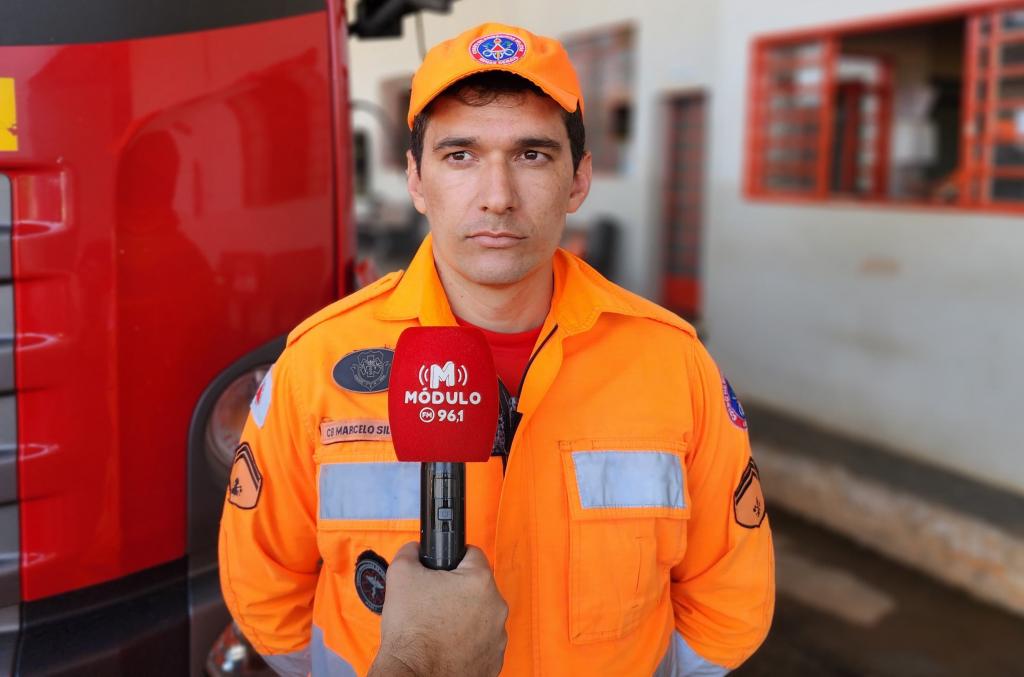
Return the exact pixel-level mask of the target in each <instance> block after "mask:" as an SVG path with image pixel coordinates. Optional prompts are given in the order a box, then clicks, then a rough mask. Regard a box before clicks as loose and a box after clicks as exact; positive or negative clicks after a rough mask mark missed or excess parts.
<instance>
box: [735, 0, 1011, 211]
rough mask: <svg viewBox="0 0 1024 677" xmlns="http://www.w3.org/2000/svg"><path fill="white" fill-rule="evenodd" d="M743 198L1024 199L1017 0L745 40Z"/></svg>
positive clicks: (1004, 203)
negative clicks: (748, 61) (748, 52)
mask: <svg viewBox="0 0 1024 677" xmlns="http://www.w3.org/2000/svg"><path fill="white" fill-rule="evenodd" d="M752 56H753V69H752V73H751V82H750V102H749V103H750V121H749V125H748V143H749V153H748V158H747V160H748V164H747V177H746V185H747V191H748V193H749V194H750V195H756V196H774V197H786V196H790V197H800V198H805V199H806V198H810V199H826V198H845V199H854V200H874V201H879V200H881V201H887V202H901V203H909V204H933V205H955V206H960V207H972V208H989V207H995V208H1001V209H1005V208H1007V207H1010V208H1015V207H1016V208H1024V4H1016V5H1011V6H1009V7H1008V6H1007V5H1006V4H1005V3H1002V4H999V5H988V6H984V7H981V8H978V9H970V10H966V9H965V10H962V11H961V13H960V14H950V13H948V12H947V13H946V14H943V15H932V16H930V17H927V18H922V17H921V16H918V17H917V18H915V19H900V20H898V21H891V22H883V21H876V22H871V23H865V24H861V25H858V26H853V27H849V28H846V29H843V28H831V29H824V30H821V31H816V32H807V33H801V34H795V35H786V36H769V37H766V38H763V39H761V40H758V41H757V42H756V43H755V46H754V53H753V55H752Z"/></svg>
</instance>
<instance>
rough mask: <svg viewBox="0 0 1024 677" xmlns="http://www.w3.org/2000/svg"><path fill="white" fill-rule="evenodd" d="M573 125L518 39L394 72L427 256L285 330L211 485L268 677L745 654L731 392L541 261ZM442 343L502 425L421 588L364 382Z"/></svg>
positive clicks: (758, 604) (232, 604) (408, 491)
mask: <svg viewBox="0 0 1024 677" xmlns="http://www.w3.org/2000/svg"><path fill="white" fill-rule="evenodd" d="M583 113H584V101H583V97H582V95H581V92H580V86H579V83H578V80H577V76H576V73H575V71H574V69H573V66H572V64H571V63H570V61H569V59H568V56H567V55H566V53H565V51H564V49H563V48H562V46H561V45H560V44H559V43H558V42H557V41H555V40H552V39H549V38H545V37H541V36H537V35H534V34H532V33H530V32H528V31H525V30H523V29H521V28H517V27H513V26H507V25H502V24H493V23H492V24H484V25H481V26H479V27H477V28H474V29H472V30H470V31H467V32H465V33H463V34H462V35H459V36H458V37H456V38H454V39H451V40H449V41H447V42H444V43H441V44H440V45H438V46H436V47H434V48H433V49H432V50H431V51H430V52H429V53H428V54H427V56H426V58H425V59H424V62H423V64H422V65H421V66H420V68H419V70H418V72H417V73H416V75H415V77H414V79H413V86H412V94H411V100H410V107H409V112H408V123H409V126H410V129H411V130H412V136H411V144H410V145H411V149H410V152H409V153H408V169H407V174H408V189H409V193H410V195H411V198H412V201H413V204H414V205H415V207H416V209H417V210H419V211H420V212H421V213H423V214H425V215H426V218H427V220H428V222H429V224H430V234H429V235H428V236H427V237H426V238H425V240H424V242H423V243H422V245H421V247H420V249H419V251H418V252H417V254H416V256H415V257H414V259H413V260H412V262H411V264H410V265H409V268H408V270H406V271H405V272H398V273H393V274H391V275H388V276H386V277H384V278H382V279H381V280H379V281H378V282H376V283H375V284H372V285H370V286H368V287H366V288H364V289H362V290H360V291H359V292H357V293H355V294H353V295H351V296H348V297H346V298H344V299H342V300H340V301H338V302H336V303H335V304H333V305H331V306H329V307H327V308H325V309H324V310H322V311H320V312H319V313H317V314H316V315H314V316H312V317H311V318H309V319H308V320H306V321H305V322H303V323H302V324H301V325H299V326H298V327H297V328H296V329H295V330H294V331H292V333H291V334H290V335H289V337H288V341H287V345H286V348H285V350H284V352H283V353H282V355H281V357H280V359H279V360H278V361H277V362H276V363H275V364H274V366H273V368H272V369H271V370H270V371H269V372H268V373H267V376H266V378H265V379H264V382H263V384H262V386H261V387H260V389H259V391H258V392H257V394H256V397H255V398H254V400H253V402H252V406H251V412H250V416H249V420H248V422H247V423H246V426H245V429H244V432H243V435H242V441H241V444H240V446H239V449H238V451H237V453H236V456H235V462H234V465H233V467H232V483H231V486H230V488H229V491H228V494H227V500H226V503H225V509H224V516H223V520H222V523H221V538H220V563H221V568H220V571H221V581H222V588H223V591H224V597H225V599H226V601H227V604H228V607H229V608H230V610H231V612H232V614H233V616H234V618H235V619H236V621H237V622H238V625H239V626H240V627H241V629H242V630H243V632H244V633H245V634H246V636H247V637H248V638H249V640H250V641H251V642H252V644H253V645H254V646H255V647H256V648H257V650H259V651H260V652H261V653H262V654H263V655H264V656H266V658H267V660H268V661H269V662H270V664H271V665H272V666H273V667H275V668H276V669H277V670H278V671H279V672H282V673H284V674H295V675H301V674H305V673H306V672H307V671H308V670H310V669H312V672H313V674H314V675H320V674H325V675H326V674H331V675H334V674H345V675H350V674H360V675H361V674H367V673H368V672H369V673H370V674H375V675H393V674H394V675H397V674H414V675H442V674H452V675H454V674H459V675H493V674H496V673H497V672H498V671H499V670H501V671H502V673H503V674H506V675H530V674H533V675H576V674H592V675H645V676H646V675H652V674H657V675H718V674H724V673H726V672H727V671H728V670H730V669H732V668H734V667H736V666H737V665H739V664H740V663H741V662H743V661H744V660H745V659H746V658H747V657H748V656H749V655H750V654H751V653H752V652H753V651H754V650H755V649H756V648H757V647H758V646H759V644H760V643H761V642H762V640H763V639H764V637H765V635H766V633H767V631H768V626H769V624H770V621H771V617H772V611H773V605H774V568H773V555H772V544H771V534H770V530H769V525H768V520H767V518H766V516H765V504H764V496H763V494H762V491H761V486H760V479H759V475H758V471H757V467H756V465H755V464H754V462H753V460H752V458H751V455H750V445H749V441H748V437H747V422H746V417H745V414H744V412H743V409H742V407H741V406H740V404H739V401H738V400H737V398H736V396H735V393H734V392H733V390H732V387H731V386H730V385H729V383H728V381H727V380H726V379H725V377H724V376H723V375H722V374H721V373H720V372H719V370H718V368H717V366H716V365H715V363H714V362H713V361H712V359H711V357H710V356H709V355H708V353H707V351H706V350H705V349H704V347H703V346H702V345H701V343H700V341H699V340H698V338H697V336H696V333H695V331H694V329H693V328H692V327H691V326H690V325H689V324H687V323H686V322H685V321H683V320H682V319H680V318H679V317H677V316H676V315H674V314H672V313H671V312H669V311H667V310H664V309H662V308H660V307H658V306H657V305H655V304H653V303H650V302H649V301H646V300H644V299H642V298H640V297H638V296H635V295H633V294H631V293H629V292H627V291H625V290H623V289H621V288H619V287H617V286H615V285H614V284H612V283H611V282H609V281H607V280H606V279H604V278H603V277H601V276H600V275H599V274H598V273H597V272H595V271H594V270H593V269H592V268H590V267H589V266H587V265H586V264H585V263H584V262H582V261H581V260H579V259H577V258H576V257H574V256H572V255H570V254H568V253H567V252H565V251H563V250H560V249H558V242H559V238H560V236H561V233H562V231H563V228H564V225H565V219H566V215H567V214H570V213H573V212H575V211H576V210H577V209H578V208H579V207H580V205H581V204H582V203H583V201H584V199H585V198H586V196H587V194H588V192H589V190H590V186H591V174H592V167H591V158H590V155H589V153H587V152H586V151H585V150H584V127H583ZM454 324H463V325H467V326H475V327H478V328H480V329H481V331H483V332H484V334H485V336H486V337H487V339H488V342H489V344H490V346H491V349H492V352H493V354H494V357H495V363H496V365H497V368H498V373H499V377H500V379H501V381H502V383H503V384H504V386H505V387H506V388H507V390H508V391H509V395H510V397H511V402H512V405H513V406H514V407H515V410H516V412H517V414H516V416H515V419H517V420H518V425H517V426H516V427H515V428H513V429H507V430H504V431H503V432H504V434H503V435H499V437H500V438H501V439H499V440H496V442H495V446H496V451H497V453H498V455H497V456H495V457H494V458H492V460H491V462H490V463H470V464H467V491H468V495H467V524H466V527H467V540H468V542H469V543H471V544H472V545H474V546H475V547H474V548H471V550H470V554H469V555H467V557H466V560H465V561H464V562H463V564H462V565H460V568H459V569H457V570H456V571H454V572H437V571H428V570H426V569H423V568H422V567H419V565H418V563H417V562H416V560H415V546H414V545H409V542H410V541H414V540H415V539H416V536H417V532H418V526H419V501H418V492H419V484H418V483H419V470H418V467H417V466H416V465H415V464H405V463H400V462H397V461H396V457H395V453H394V448H393V446H392V444H391V441H390V430H389V427H388V422H387V409H386V403H387V387H388V375H389V369H390V365H391V359H392V356H393V350H392V349H393V347H394V346H395V343H396V341H397V338H398V336H399V334H400V333H401V331H402V330H403V329H405V328H406V327H411V326H417V325H454ZM499 456H500V457H499ZM385 593H386V594H385ZM506 613H507V619H506ZM381 614H383V615H381ZM506 643H507V645H506ZM375 661H376V662H375Z"/></svg>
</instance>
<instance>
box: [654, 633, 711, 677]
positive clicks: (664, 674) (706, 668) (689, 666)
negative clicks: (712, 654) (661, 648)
mask: <svg viewBox="0 0 1024 677" xmlns="http://www.w3.org/2000/svg"><path fill="white" fill-rule="evenodd" d="M727 674H729V670H728V669H727V668H723V667H722V666H721V665H715V664H714V663H712V662H710V661H706V660H704V659H703V658H701V657H700V656H698V655H697V652H696V651H694V650H693V649H691V648H690V645H689V644H687V643H686V640H685V639H683V636H682V635H680V634H679V631H678V630H676V631H675V632H673V633H672V641H671V642H669V644H668V650H667V651H666V652H665V657H664V658H662V659H661V663H660V664H659V665H658V669H657V670H655V671H654V677H722V675H727Z"/></svg>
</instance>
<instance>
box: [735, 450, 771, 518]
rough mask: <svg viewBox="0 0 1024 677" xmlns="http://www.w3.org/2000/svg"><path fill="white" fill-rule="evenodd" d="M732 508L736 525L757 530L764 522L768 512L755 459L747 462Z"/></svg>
mask: <svg viewBox="0 0 1024 677" xmlns="http://www.w3.org/2000/svg"><path fill="white" fill-rule="evenodd" d="M732 506H733V514H734V515H735V517H736V523H737V524H739V525H740V526H741V527H745V528H747V529H756V528H757V527H759V526H761V522H763V521H764V516H765V514H766V511H765V506H764V492H763V491H762V490H761V473H760V472H759V471H758V469H757V464H756V463H754V459H750V460H749V461H748V462H747V467H746V469H744V471H743V476H742V477H740V483H739V485H738V486H737V487H736V491H735V492H734V493H733V495H732Z"/></svg>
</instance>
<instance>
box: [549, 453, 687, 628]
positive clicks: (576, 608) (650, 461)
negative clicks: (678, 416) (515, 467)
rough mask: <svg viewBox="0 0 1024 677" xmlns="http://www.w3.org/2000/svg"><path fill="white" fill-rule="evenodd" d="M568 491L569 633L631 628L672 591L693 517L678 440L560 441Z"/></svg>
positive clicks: (653, 610) (651, 611) (652, 610)
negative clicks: (673, 572)
mask: <svg viewBox="0 0 1024 677" xmlns="http://www.w3.org/2000/svg"><path fill="white" fill-rule="evenodd" d="M559 447H560V450H561V454H562V462H563V466H564V469H565V479H566V490H567V492H568V497H569V517H570V519H569V530H570V532H569V635H570V640H571V641H572V642H573V643H577V644H584V643H589V642H599V641H607V640H612V639H618V638H621V637H624V636H626V635H628V634H629V633H630V632H632V631H633V630H635V629H636V627H637V626H638V625H639V624H640V622H641V621H642V620H643V619H644V618H647V617H649V615H650V614H652V613H654V612H655V611H656V609H657V608H658V606H659V604H661V603H662V602H663V601H665V600H667V596H668V594H669V582H670V581H669V576H670V574H669V570H670V569H671V568H672V566H674V565H675V564H676V563H678V562H679V560H680V559H681V558H682V555H683V552H684V550H685V549H686V524H687V519H688V518H689V516H690V503H689V495H688V491H687V486H686V478H685V465H684V463H683V452H684V451H685V447H684V445H683V444H682V443H678V442H666V441H664V440H637V439H631V440H622V439H614V440H608V439H606V440H582V441H580V440H577V441H572V442H562V443H560V445H559Z"/></svg>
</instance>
